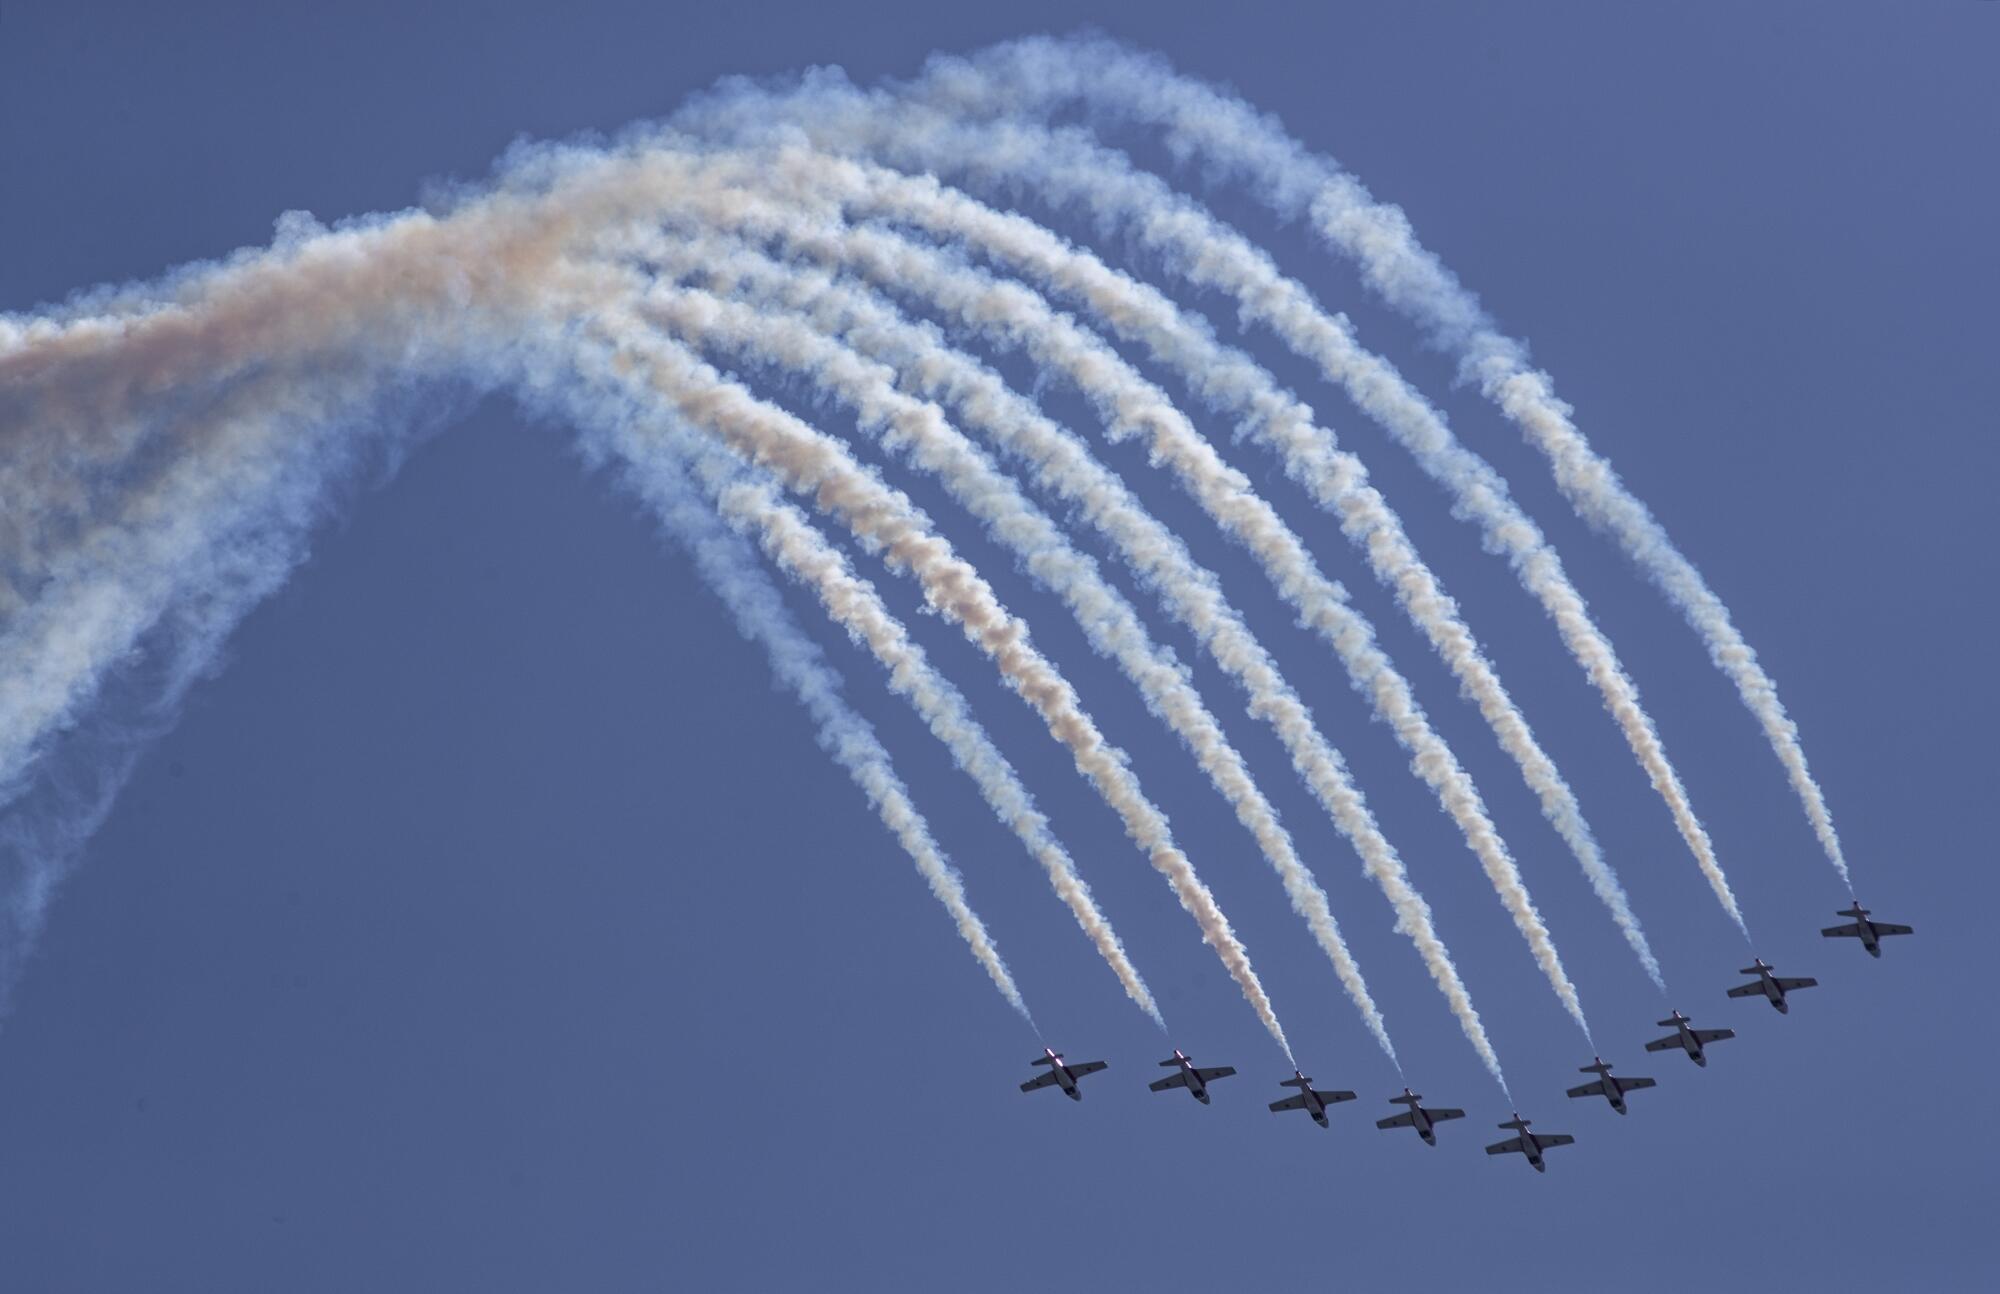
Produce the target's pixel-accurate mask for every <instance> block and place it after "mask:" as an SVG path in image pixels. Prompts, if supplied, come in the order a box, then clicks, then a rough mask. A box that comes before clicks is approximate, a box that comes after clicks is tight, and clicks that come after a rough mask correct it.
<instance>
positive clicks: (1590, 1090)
mask: <svg viewBox="0 0 2000 1294" xmlns="http://www.w3.org/2000/svg"><path fill="white" fill-rule="evenodd" d="M1569 1094H1570V1095H1571V1096H1609V1095H1611V1093H1609V1092H1607V1091H1606V1090H1605V1089H1604V1084H1603V1083H1601V1082H1599V1083H1583V1084H1581V1085H1579V1086H1577V1087H1572V1088H1571V1089H1569Z"/></svg>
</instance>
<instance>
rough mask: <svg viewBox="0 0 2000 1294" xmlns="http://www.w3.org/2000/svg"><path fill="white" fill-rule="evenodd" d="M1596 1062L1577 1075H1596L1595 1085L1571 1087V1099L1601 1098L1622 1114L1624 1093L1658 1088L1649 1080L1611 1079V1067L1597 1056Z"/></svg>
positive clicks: (1623, 1111) (1602, 1058)
mask: <svg viewBox="0 0 2000 1294" xmlns="http://www.w3.org/2000/svg"><path fill="white" fill-rule="evenodd" d="M1596 1061H1597V1063H1596V1064H1594V1065H1585V1066H1584V1067H1583V1068H1581V1069H1579V1070H1578V1071H1577V1073H1579V1074H1595V1075H1597V1081H1596V1082H1595V1083H1585V1084H1583V1085H1582V1086H1580V1087H1572V1088H1571V1089H1569V1094H1570V1095H1571V1096H1572V1097H1577V1096H1601V1097H1603V1098H1604V1099H1605V1100H1607V1101H1609V1102H1611V1108H1612V1109H1614V1110H1616V1111H1618V1113H1620V1114H1624V1113H1626V1112H1627V1111H1626V1109H1625V1093H1627V1092H1636V1091H1638V1090H1639V1089H1640V1088H1642V1087H1655V1086H1658V1085H1657V1084H1656V1083H1654V1082H1653V1080H1652V1079H1650V1078H1613V1077H1612V1076H1611V1066H1609V1065H1607V1064H1605V1063H1604V1057H1602V1056H1598V1057H1596Z"/></svg>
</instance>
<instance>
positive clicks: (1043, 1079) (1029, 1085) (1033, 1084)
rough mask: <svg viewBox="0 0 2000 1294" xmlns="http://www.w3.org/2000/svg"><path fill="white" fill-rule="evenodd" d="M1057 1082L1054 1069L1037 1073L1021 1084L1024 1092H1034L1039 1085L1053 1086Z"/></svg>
mask: <svg viewBox="0 0 2000 1294" xmlns="http://www.w3.org/2000/svg"><path fill="white" fill-rule="evenodd" d="M1056 1082H1057V1079H1056V1072H1055V1071H1054V1070H1053V1069H1052V1070H1050V1071H1049V1072H1048V1073H1046V1074H1037V1075H1035V1076H1034V1077H1033V1078H1031V1079H1029V1080H1028V1081H1027V1082H1025V1083H1023V1084H1021V1090H1022V1091H1023V1092H1032V1091H1034V1090H1035V1089H1036V1088H1038V1087H1053V1086H1055V1084H1056Z"/></svg>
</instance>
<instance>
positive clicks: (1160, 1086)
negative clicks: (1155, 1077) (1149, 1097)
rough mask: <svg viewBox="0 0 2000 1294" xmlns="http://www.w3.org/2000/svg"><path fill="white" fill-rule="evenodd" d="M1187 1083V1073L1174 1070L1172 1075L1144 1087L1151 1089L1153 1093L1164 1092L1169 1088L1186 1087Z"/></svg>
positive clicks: (1182, 1070) (1181, 1070)
mask: <svg viewBox="0 0 2000 1294" xmlns="http://www.w3.org/2000/svg"><path fill="white" fill-rule="evenodd" d="M1187 1081H1188V1076H1187V1071H1186V1070H1184V1069H1180V1070H1175V1071H1174V1072H1173V1073H1171V1074H1169V1075H1167V1076H1166V1077H1165V1078H1163V1079H1160V1080H1159V1081H1157V1082H1153V1083H1148V1084H1146V1086H1148V1087H1150V1088H1152V1089H1153V1090H1154V1091H1155V1092H1164V1091H1166V1090H1167V1089H1168V1088H1170V1087H1186V1086H1187Z"/></svg>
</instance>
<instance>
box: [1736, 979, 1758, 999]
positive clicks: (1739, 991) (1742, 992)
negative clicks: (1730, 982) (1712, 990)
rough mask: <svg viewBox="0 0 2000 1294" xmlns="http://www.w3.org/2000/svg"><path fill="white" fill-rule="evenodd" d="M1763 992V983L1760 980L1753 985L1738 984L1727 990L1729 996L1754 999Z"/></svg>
mask: <svg viewBox="0 0 2000 1294" xmlns="http://www.w3.org/2000/svg"><path fill="white" fill-rule="evenodd" d="M1763 991H1764V983H1763V981H1762V980H1759V981H1758V982H1757V983H1755V984H1738V985H1737V986H1736V987H1735V988H1733V989H1730V990H1729V996H1731V997H1755V996H1756V995H1757V994H1759V993H1762V992H1763Z"/></svg>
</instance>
